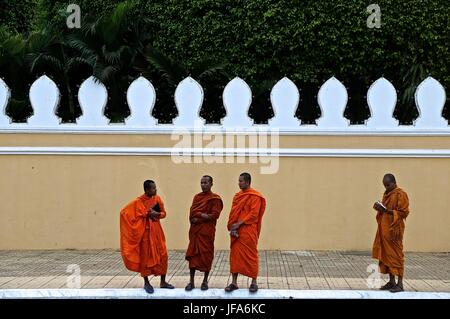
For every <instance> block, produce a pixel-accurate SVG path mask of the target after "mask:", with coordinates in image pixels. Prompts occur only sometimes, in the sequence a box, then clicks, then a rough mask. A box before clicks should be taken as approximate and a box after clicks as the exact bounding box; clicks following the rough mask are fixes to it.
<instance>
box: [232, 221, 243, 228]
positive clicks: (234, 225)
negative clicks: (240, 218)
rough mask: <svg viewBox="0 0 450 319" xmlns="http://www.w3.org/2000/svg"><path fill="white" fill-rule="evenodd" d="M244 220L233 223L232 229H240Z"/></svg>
mask: <svg viewBox="0 0 450 319" xmlns="http://www.w3.org/2000/svg"><path fill="white" fill-rule="evenodd" d="M241 225H242V222H237V223H234V224H232V225H231V227H230V230H238V229H239V227H241Z"/></svg>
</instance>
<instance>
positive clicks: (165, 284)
mask: <svg viewBox="0 0 450 319" xmlns="http://www.w3.org/2000/svg"><path fill="white" fill-rule="evenodd" d="M160 287H161V288H166V289H173V288H175V287H174V286H172V285H171V284H169V283H168V282H165V283H164V284H162V285H161V286H160Z"/></svg>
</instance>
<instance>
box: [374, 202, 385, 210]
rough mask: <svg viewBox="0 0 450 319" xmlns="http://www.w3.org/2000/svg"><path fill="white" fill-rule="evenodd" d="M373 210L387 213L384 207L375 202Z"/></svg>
mask: <svg viewBox="0 0 450 319" xmlns="http://www.w3.org/2000/svg"><path fill="white" fill-rule="evenodd" d="M373 208H374V209H375V210H377V211H379V212H384V211H386V209H385V208H383V206H381V205H380V204H379V203H377V202H375V204H373Z"/></svg>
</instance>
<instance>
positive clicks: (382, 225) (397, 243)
mask: <svg viewBox="0 0 450 319" xmlns="http://www.w3.org/2000/svg"><path fill="white" fill-rule="evenodd" d="M382 203H383V205H384V206H386V207H387V208H388V209H391V210H393V211H394V215H389V214H386V213H380V212H378V213H377V217H376V219H377V223H378V229H377V234H376V236H375V241H374V242H373V249H372V257H373V258H375V259H378V260H379V265H380V272H381V273H383V274H391V275H394V276H402V277H403V269H404V259H403V233H404V231H405V221H404V220H405V219H406V217H407V216H408V214H409V200H408V195H407V194H406V193H405V192H404V191H403V190H402V189H400V188H398V187H397V188H395V189H393V190H392V191H391V192H389V193H384V194H383V200H382Z"/></svg>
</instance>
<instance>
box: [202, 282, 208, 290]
mask: <svg viewBox="0 0 450 319" xmlns="http://www.w3.org/2000/svg"><path fill="white" fill-rule="evenodd" d="M208 288H209V287H208V283H207V282H206V281H204V282H202V285H201V286H200V289H201V290H208Z"/></svg>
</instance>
